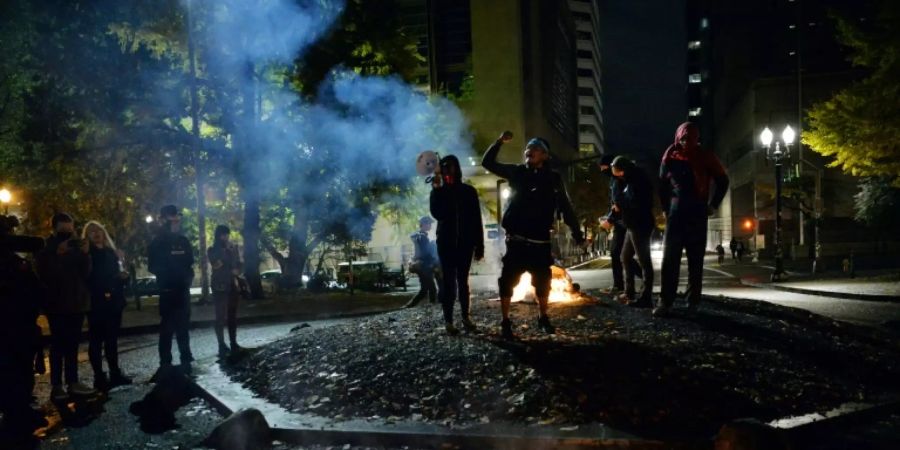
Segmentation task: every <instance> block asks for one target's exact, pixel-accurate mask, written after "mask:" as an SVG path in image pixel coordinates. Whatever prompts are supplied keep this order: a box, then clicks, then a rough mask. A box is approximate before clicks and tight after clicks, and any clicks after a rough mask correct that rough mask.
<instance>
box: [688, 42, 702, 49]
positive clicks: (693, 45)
mask: <svg viewBox="0 0 900 450" xmlns="http://www.w3.org/2000/svg"><path fill="white" fill-rule="evenodd" d="M698 48H700V41H691V42H688V49H690V50H696V49H698Z"/></svg>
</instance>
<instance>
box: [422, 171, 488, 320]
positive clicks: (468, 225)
mask: <svg viewBox="0 0 900 450" xmlns="http://www.w3.org/2000/svg"><path fill="white" fill-rule="evenodd" d="M440 167H441V176H442V178H443V180H442V183H441V184H440V186H437V187H435V188H434V189H432V191H431V197H430V207H431V215H432V216H434V217H435V218H436V219H437V222H438V226H437V250H438V258H439V259H440V261H441V274H442V276H443V282H442V283H441V292H440V295H439V297H440V298H441V306H443V310H444V324H445V327H446V329H447V333H448V334H450V335H456V334H459V330H457V329H456V327H455V326H454V325H453V304H454V303H455V302H456V299H457V296H458V298H459V314H460V316H461V318H462V324H463V327H465V329H466V330H467V331H470V332H472V331H475V330H476V328H477V327H476V326H475V323H474V322H472V319H471V318H470V317H469V269H470V268H471V267H472V259H473V258H474V259H475V260H477V261H480V260H481V259H483V258H484V227H483V226H482V222H481V203H479V201H478V192H477V191H476V190H475V188H474V187H472V186H471V185H468V184H465V183H463V182H462V169H461V168H460V165H459V159H457V158H456V156H453V155H449V156H445V157H444V158H442V159H441V162H440Z"/></svg>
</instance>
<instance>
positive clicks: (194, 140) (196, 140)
mask: <svg viewBox="0 0 900 450" xmlns="http://www.w3.org/2000/svg"><path fill="white" fill-rule="evenodd" d="M192 3H193V1H191V0H188V4H187V22H188V23H187V29H188V58H189V59H190V70H191V82H190V89H191V154H192V157H193V162H194V183H195V185H196V188H197V225H198V229H199V232H198V234H199V237H200V286H201V290H200V292H201V294H200V298H201V301H206V299H207V297H208V296H209V261H208V258H207V255H206V246H207V242H206V196H205V193H206V177H205V172H204V170H205V168H204V167H203V162H202V161H201V158H200V104H199V99H198V97H199V96H198V95H197V65H196V61H195V56H194V33H193V28H194V24H193V21H192V16H191V12H192V11H191V6H192Z"/></svg>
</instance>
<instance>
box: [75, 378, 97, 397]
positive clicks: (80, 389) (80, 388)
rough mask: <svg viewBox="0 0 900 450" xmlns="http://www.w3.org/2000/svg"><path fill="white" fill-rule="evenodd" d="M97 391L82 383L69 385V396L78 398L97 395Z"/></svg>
mask: <svg viewBox="0 0 900 450" xmlns="http://www.w3.org/2000/svg"><path fill="white" fill-rule="evenodd" d="M96 393H97V391H95V390H93V389H91V388H89V387H87V386H85V385H84V384H82V383H81V382H78V381H76V382H74V383H70V384H69V395H72V396H78V397H87V396H89V395H94V394H96Z"/></svg>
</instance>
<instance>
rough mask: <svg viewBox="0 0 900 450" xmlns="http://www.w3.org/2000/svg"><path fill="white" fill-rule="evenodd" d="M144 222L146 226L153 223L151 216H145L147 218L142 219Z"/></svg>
mask: <svg viewBox="0 0 900 450" xmlns="http://www.w3.org/2000/svg"><path fill="white" fill-rule="evenodd" d="M144 222H147V223H148V224H151V223H153V216H151V215H150V214H147V217H144Z"/></svg>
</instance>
